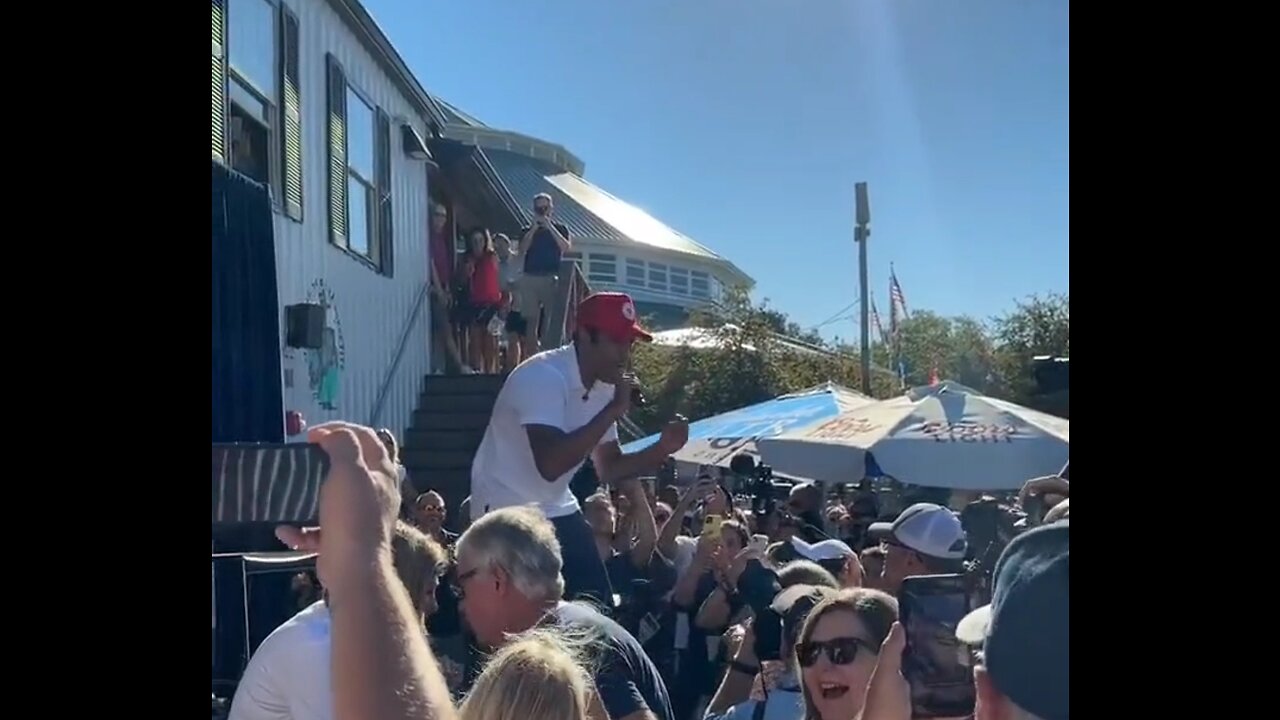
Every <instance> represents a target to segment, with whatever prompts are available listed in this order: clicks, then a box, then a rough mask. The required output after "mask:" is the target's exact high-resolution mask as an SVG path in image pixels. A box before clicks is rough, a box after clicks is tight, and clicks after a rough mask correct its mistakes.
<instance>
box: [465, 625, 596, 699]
mask: <svg viewBox="0 0 1280 720" xmlns="http://www.w3.org/2000/svg"><path fill="white" fill-rule="evenodd" d="M592 687H593V684H592V681H591V675H590V673H589V670H588V669H587V666H586V664H585V663H583V662H582V653H581V650H580V648H579V647H578V646H577V643H575V642H574V641H573V639H572V638H569V637H567V636H566V635H564V634H563V633H562V632H559V631H557V630H554V629H548V628H537V629H533V630H529V631H528V632H525V633H521V634H520V635H517V636H515V637H513V638H512V639H511V640H510V642H508V643H507V644H506V645H505V646H503V648H502V649H501V650H499V651H498V652H497V653H495V654H494V655H493V656H492V657H491V658H490V659H489V662H488V663H487V664H486V665H485V668H484V671H483V672H481V673H480V676H479V677H478V678H476V681H475V684H474V685H473V686H472V689H471V693H470V694H469V695H467V699H466V700H464V701H463V702H462V707H461V708H459V710H458V717H459V718H460V720H587V709H588V707H589V706H590V704H591V689H592Z"/></svg>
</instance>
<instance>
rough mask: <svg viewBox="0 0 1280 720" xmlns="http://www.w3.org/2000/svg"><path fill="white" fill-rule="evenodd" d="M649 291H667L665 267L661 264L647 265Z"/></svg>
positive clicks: (652, 263)
mask: <svg viewBox="0 0 1280 720" xmlns="http://www.w3.org/2000/svg"><path fill="white" fill-rule="evenodd" d="M649 289H650V290H657V291H659V292H666V291H667V266H666V265H663V264H661V263H655V262H651V263H649Z"/></svg>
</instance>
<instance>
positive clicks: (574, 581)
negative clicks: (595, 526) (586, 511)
mask: <svg viewBox="0 0 1280 720" xmlns="http://www.w3.org/2000/svg"><path fill="white" fill-rule="evenodd" d="M551 524H552V525H554V526H555V528H556V539H557V540H559V541H560V556H561V558H562V559H563V560H564V568H563V570H562V571H561V574H563V575H564V599H565V600H575V599H580V598H583V597H584V596H590V597H591V598H592V600H593V601H594V602H595V603H597V605H598V607H599V608H602V609H603V611H604V612H605V613H606V614H610V615H611V614H612V613H613V587H612V586H611V585H610V584H609V573H608V571H607V570H605V568H604V561H603V560H601V559H600V553H599V552H597V551H596V539H595V536H594V535H592V533H591V526H590V525H588V524H587V518H586V516H584V515H583V514H582V511H581V510H579V511H577V512H575V513H573V514H572V515H564V516H562V517H556V518H551Z"/></svg>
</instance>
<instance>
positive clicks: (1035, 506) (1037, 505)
mask: <svg viewBox="0 0 1280 720" xmlns="http://www.w3.org/2000/svg"><path fill="white" fill-rule="evenodd" d="M1022 511H1023V512H1025V513H1026V514H1027V527H1035V526H1037V525H1039V524H1041V523H1042V522H1043V521H1044V496H1043V495H1028V496H1027V499H1026V500H1023V501H1022Z"/></svg>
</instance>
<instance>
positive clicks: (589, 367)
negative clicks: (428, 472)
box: [471, 292, 689, 607]
mask: <svg viewBox="0 0 1280 720" xmlns="http://www.w3.org/2000/svg"><path fill="white" fill-rule="evenodd" d="M652 337H653V336H652V335H650V334H649V333H648V332H647V331H646V330H645V329H644V328H642V327H641V326H640V324H639V323H638V322H637V320H636V308H635V303H634V302H632V300H631V297H630V296H628V295H625V294H623V293H607V292H606V293H595V294H593V295H590V296H588V297H587V298H586V299H584V300H583V301H582V302H581V303H580V304H579V305H578V309H577V328H576V330H575V333H574V339H573V342H572V343H570V344H568V345H565V346H563V347H560V348H556V349H555V350H548V351H546V352H542V353H539V354H537V355H535V356H533V357H531V358H529V359H528V360H526V361H525V362H524V363H522V364H521V365H520V366H519V367H517V368H516V369H515V370H513V371H512V372H511V375H509V376H508V377H507V381H506V383H505V384H503V386H502V390H501V391H500V392H499V393H498V398H497V401H496V402H495V403H494V408H493V414H492V416H491V417H490V419H489V426H488V428H487V429H486V430H485V434H484V438H483V439H482V440H481V442H480V448H479V449H478V450H477V451H476V456H475V460H474V461H473V462H472V466H471V514H472V518H473V520H478V519H479V518H480V517H482V516H484V514H485V513H487V512H489V511H492V510H497V509H499V508H504V507H510V506H513V505H526V504H530V503H533V504H536V505H537V506H538V507H539V508H540V509H541V510H542V512H543V513H544V514H545V515H546V516H547V517H548V518H550V520H551V522H552V524H553V525H554V526H555V528H556V535H557V537H558V538H559V540H560V544H561V547H562V548H563V550H564V580H565V596H566V597H568V598H570V599H572V598H573V597H575V596H579V595H591V596H594V597H595V599H596V600H597V601H598V602H600V603H602V604H604V606H605V607H608V606H610V604H611V600H612V597H613V590H612V587H611V585H610V583H609V577H608V574H607V572H606V571H605V566H604V562H603V561H602V560H601V559H600V555H599V554H598V553H597V552H596V550H595V541H594V538H593V535H592V533H591V527H590V526H589V525H588V524H587V521H586V519H585V518H584V517H583V514H582V510H581V508H580V507H579V505H578V500H577V498H575V497H574V495H573V492H572V491H571V490H570V488H569V484H570V481H571V480H572V479H573V477H574V474H575V473H576V472H577V471H578V469H579V468H580V467H581V466H582V465H583V463H584V462H585V461H586V459H587V457H588V456H590V457H591V459H592V462H593V465H594V467H595V470H596V473H597V475H598V476H599V478H600V482H601V484H603V485H608V484H610V483H611V482H613V481H614V480H616V479H620V478H629V477H637V476H640V475H645V474H648V473H651V472H653V471H654V470H655V469H657V468H658V466H659V465H661V464H662V462H663V461H664V460H666V459H667V457H668V456H670V455H671V454H673V453H675V452H676V451H677V450H679V449H680V448H682V447H684V444H685V442H686V441H687V440H688V439H689V426H688V423H687V422H685V420H684V419H683V418H680V417H678V416H677V417H676V418H675V419H673V420H671V421H670V422H668V423H667V424H666V426H665V427H663V429H662V433H661V435H660V437H659V439H658V441H657V442H656V443H654V444H653V445H650V446H649V447H647V448H645V449H644V450H640V451H639V452H635V453H629V454H624V453H623V452H622V449H621V448H620V446H619V444H618V429H617V421H618V420H619V419H620V418H622V417H623V416H625V415H626V414H627V412H628V410H630V408H631V401H632V390H633V388H634V387H635V385H634V382H633V380H632V379H631V378H630V377H629V376H628V372H629V369H630V367H631V349H632V346H633V345H634V344H635V343H636V342H638V341H639V342H647V341H648V340H651V339H652Z"/></svg>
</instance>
